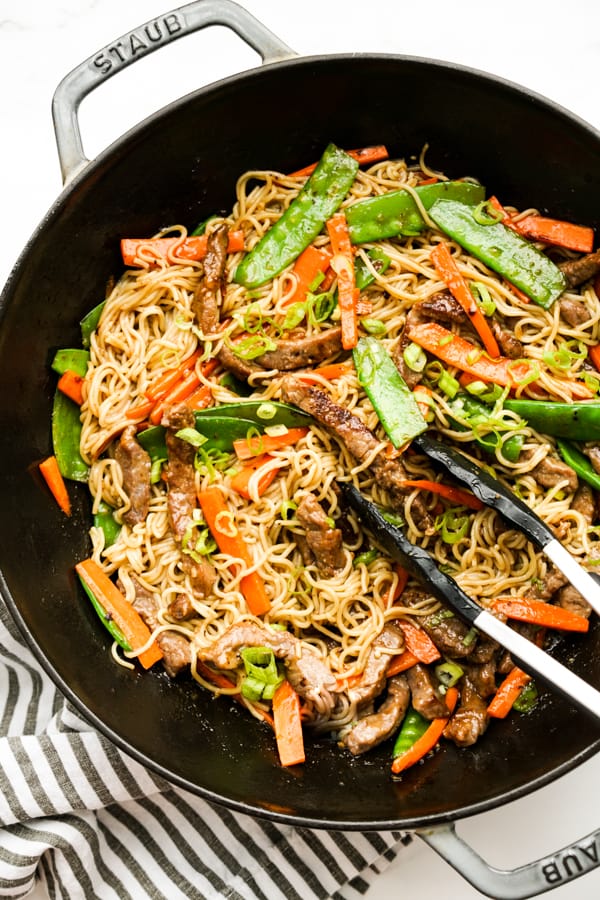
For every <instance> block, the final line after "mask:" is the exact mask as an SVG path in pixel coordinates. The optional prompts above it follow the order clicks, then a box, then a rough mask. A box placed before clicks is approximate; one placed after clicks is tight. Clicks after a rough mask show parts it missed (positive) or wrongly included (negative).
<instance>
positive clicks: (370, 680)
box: [348, 624, 404, 709]
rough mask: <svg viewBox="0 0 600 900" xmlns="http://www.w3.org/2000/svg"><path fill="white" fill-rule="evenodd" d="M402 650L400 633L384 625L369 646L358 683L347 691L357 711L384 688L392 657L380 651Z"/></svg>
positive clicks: (401, 634)
mask: <svg viewBox="0 0 600 900" xmlns="http://www.w3.org/2000/svg"><path fill="white" fill-rule="evenodd" d="M403 649H404V635H403V633H402V631H401V630H400V629H399V628H396V626H395V625H391V624H388V625H385V626H384V628H383V630H382V631H381V632H380V633H379V634H378V635H377V637H376V638H375V640H374V641H373V643H372V644H371V649H370V650H369V655H368V656H367V661H366V663H365V668H364V671H363V674H362V678H361V680H360V682H359V683H358V684H357V685H356V687H352V688H350V689H349V690H348V697H349V699H350V700H351V702H353V703H356V707H357V709H364V708H365V707H366V706H368V704H369V703H371V702H372V701H373V700H374V699H375V697H378V696H379V694H381V692H382V691H383V689H384V687H385V683H386V673H387V670H388V666H389V664H390V661H391V659H392V656H391V655H390V654H389V653H385V652H382V651H385V650H397V651H400V650H403Z"/></svg>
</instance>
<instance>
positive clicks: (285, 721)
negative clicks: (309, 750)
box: [273, 681, 306, 766]
mask: <svg viewBox="0 0 600 900" xmlns="http://www.w3.org/2000/svg"><path fill="white" fill-rule="evenodd" d="M273 721H274V723H275V739H276V741H277V749H278V751H279V759H280V760H281V765H282V766H295V765H298V763H303V762H304V760H305V759H306V756H305V753H304V735H303V734H302V719H301V716H300V700H299V699H298V694H297V693H296V691H295V690H294V688H293V687H292V686H291V684H290V683H289V681H283V682H282V683H281V684H280V685H279V687H278V688H277V690H276V691H275V694H274V696H273Z"/></svg>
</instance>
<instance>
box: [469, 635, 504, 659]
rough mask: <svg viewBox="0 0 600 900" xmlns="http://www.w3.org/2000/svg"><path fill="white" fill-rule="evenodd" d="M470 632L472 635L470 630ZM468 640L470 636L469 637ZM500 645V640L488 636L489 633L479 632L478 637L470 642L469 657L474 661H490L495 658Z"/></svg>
mask: <svg viewBox="0 0 600 900" xmlns="http://www.w3.org/2000/svg"><path fill="white" fill-rule="evenodd" d="M468 633H469V636H470V632H468ZM468 642H469V638H467V643H468ZM499 646H500V645H499V644H498V641H495V640H494V639H493V638H491V637H488V635H487V634H479V636H478V639H477V640H476V641H473V643H472V644H469V653H468V654H467V659H468V660H469V662H472V663H489V662H490V660H492V659H493V658H494V654H495V653H496V651H497V650H498V647H499Z"/></svg>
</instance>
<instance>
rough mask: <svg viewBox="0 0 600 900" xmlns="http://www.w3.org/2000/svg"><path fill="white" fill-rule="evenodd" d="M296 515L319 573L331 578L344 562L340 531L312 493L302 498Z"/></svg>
mask: <svg viewBox="0 0 600 900" xmlns="http://www.w3.org/2000/svg"><path fill="white" fill-rule="evenodd" d="M296 516H297V518H298V521H299V522H300V524H301V525H303V526H304V528H305V529H306V545H307V547H308V549H309V550H310V552H311V554H312V556H313V559H314V560H315V561H316V563H317V567H318V569H319V572H320V574H321V575H322V576H323V577H324V578H331V576H332V575H335V574H336V572H339V571H340V570H341V569H343V568H344V566H345V564H346V557H345V554H344V549H343V547H342V532H341V531H340V529H339V528H332V527H331V525H330V524H329V522H328V520H327V516H326V515H325V512H324V510H323V508H322V506H321V504H320V503H319V501H318V500H317V498H316V497H315V496H314V494H307V495H306V496H305V497H303V498H302V500H301V501H300V503H299V504H298V509H297V511H296ZM303 555H304V554H303Z"/></svg>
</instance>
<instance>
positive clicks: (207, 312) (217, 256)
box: [192, 225, 229, 334]
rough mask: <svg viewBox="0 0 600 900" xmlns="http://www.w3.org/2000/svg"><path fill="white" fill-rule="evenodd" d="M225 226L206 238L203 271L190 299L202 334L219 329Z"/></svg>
mask: <svg viewBox="0 0 600 900" xmlns="http://www.w3.org/2000/svg"><path fill="white" fill-rule="evenodd" d="M228 241H229V231H228V228H227V225H219V227H218V228H215V230H214V231H213V232H211V234H210V235H209V236H208V239H207V244H206V256H205V257H204V271H203V275H202V277H201V278H200V281H199V283H198V286H197V288H196V290H195V292H194V296H193V298H192V312H193V313H194V315H195V317H196V321H197V322H198V325H199V326H200V330H201V331H202V333H203V334H214V333H215V332H216V331H217V330H218V328H219V318H220V314H219V291H220V290H221V289H222V287H223V283H224V278H225V263H226V260H227V244H228Z"/></svg>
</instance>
